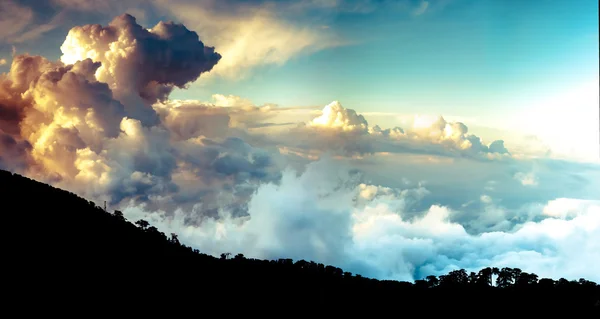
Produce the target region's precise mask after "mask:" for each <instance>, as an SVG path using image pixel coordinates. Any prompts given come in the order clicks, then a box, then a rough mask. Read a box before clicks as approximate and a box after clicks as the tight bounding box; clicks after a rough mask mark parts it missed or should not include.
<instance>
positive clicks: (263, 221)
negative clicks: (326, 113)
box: [125, 159, 600, 280]
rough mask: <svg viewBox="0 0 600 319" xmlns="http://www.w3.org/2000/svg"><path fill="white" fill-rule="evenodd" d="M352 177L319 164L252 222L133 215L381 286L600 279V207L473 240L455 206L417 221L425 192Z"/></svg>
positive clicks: (255, 204)
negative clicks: (458, 274) (501, 270)
mask: <svg viewBox="0 0 600 319" xmlns="http://www.w3.org/2000/svg"><path fill="white" fill-rule="evenodd" d="M352 172H353V170H351V169H348V167H344V165H340V163H339V162H337V163H336V162H335V161H334V160H331V159H325V160H321V161H318V162H314V163H312V164H310V165H309V166H308V167H307V169H306V171H304V173H302V174H300V175H297V174H296V173H295V172H294V171H291V170H287V171H284V173H283V176H282V179H281V182H280V183H279V184H263V185H262V186H260V187H259V188H258V190H257V191H256V194H255V195H254V196H253V197H252V199H251V200H250V203H249V205H248V212H249V217H246V216H245V217H233V216H230V215H228V213H227V211H226V210H224V211H223V212H221V215H220V218H213V219H208V220H206V221H205V222H203V223H202V224H201V225H198V226H192V225H189V224H187V223H185V222H184V220H182V218H183V216H185V214H183V213H181V212H179V213H177V214H176V215H175V216H172V217H169V218H164V217H162V216H161V215H160V214H149V215H148V214H147V213H144V212H142V211H141V210H139V209H138V208H128V209H127V210H126V211H125V212H126V215H127V216H128V217H129V218H132V219H134V220H135V219H136V218H140V217H145V218H149V219H150V220H151V222H152V223H153V224H154V225H157V227H158V228H159V229H161V230H163V231H166V232H171V231H173V232H177V233H179V234H181V236H180V239H181V240H183V241H184V242H186V243H188V244H191V245H192V246H194V247H200V248H201V249H202V250H204V251H208V252H210V253H212V254H215V255H216V254H219V253H221V252H226V251H229V252H241V253H244V254H245V255H246V256H249V257H259V258H282V257H288V258H294V259H307V260H315V261H318V262H323V263H326V264H334V265H338V266H340V267H343V268H344V269H345V270H348V271H353V272H357V273H361V274H363V275H368V276H375V277H377V278H382V279H398V280H414V279H418V278H422V277H424V276H426V275H429V274H437V275H439V274H443V273H446V272H448V271H449V270H452V269H457V268H465V269H467V270H478V269H480V268H483V267H487V266H491V265H495V266H499V267H502V266H509V267H520V268H522V269H523V270H524V271H528V272H535V273H536V274H538V275H540V276H541V277H553V278H559V277H566V278H569V279H577V278H580V277H585V278H588V279H591V280H598V279H600V277H598V274H597V273H595V272H594V271H593V270H591V269H590V268H589V267H582V266H581V265H584V264H590V263H592V264H593V263H594V262H598V261H600V254H599V253H598V245H597V244H596V243H597V242H598V239H600V237H598V235H599V234H600V231H599V230H600V219H599V218H600V202H598V201H596V202H593V203H592V202H589V203H588V204H587V205H584V206H580V208H581V209H580V210H578V213H577V214H576V215H575V217H573V218H571V219H565V218H561V216H562V215H561V214H564V213H565V212H568V211H569V209H570V208H573V207H574V206H573V205H571V206H568V205H567V206H566V207H565V205H562V206H561V205H558V206H557V205H556V204H554V202H549V203H546V204H543V205H540V207H539V208H538V209H537V210H535V212H534V215H535V216H538V217H544V218H543V219H542V220H538V221H526V222H523V223H521V224H518V225H516V226H514V227H513V228H511V229H510V230H508V231H484V232H481V233H479V234H476V235H474V234H470V233H468V232H467V231H466V229H465V227H464V226H463V225H462V224H461V223H459V222H454V221H452V216H453V215H454V214H456V213H457V212H456V211H454V210H452V209H449V208H448V207H446V206H442V205H431V206H429V207H427V208H425V209H423V210H422V211H420V212H419V213H418V214H417V215H414V214H411V213H410V211H411V209H412V208H414V207H415V205H416V204H417V203H418V202H419V201H421V200H422V199H423V198H424V197H426V196H429V191H428V190H427V189H426V187H422V186H421V187H417V188H410V187H406V188H403V189H390V188H385V187H381V186H377V185H373V184H364V183H362V182H361V178H360V176H359V175H356V174H355V173H352ZM574 202H577V201H574ZM550 211H551V212H552V214H551V215H552V216H551V217H547V215H548V212H550ZM482 214H483V212H482ZM498 222H503V220H498ZM557 265H560V268H559V267H557Z"/></svg>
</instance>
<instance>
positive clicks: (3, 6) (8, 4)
mask: <svg viewBox="0 0 600 319" xmlns="http://www.w3.org/2000/svg"><path fill="white" fill-rule="evenodd" d="M33 18H34V14H33V10H31V8H28V7H26V6H21V5H19V4H18V3H16V2H15V1H12V0H7V1H2V2H1V3H0V38H3V39H9V38H11V37H13V36H15V35H18V34H20V33H21V32H22V31H23V30H24V29H25V28H26V27H27V26H28V25H29V24H30V23H31V22H32V20H33Z"/></svg>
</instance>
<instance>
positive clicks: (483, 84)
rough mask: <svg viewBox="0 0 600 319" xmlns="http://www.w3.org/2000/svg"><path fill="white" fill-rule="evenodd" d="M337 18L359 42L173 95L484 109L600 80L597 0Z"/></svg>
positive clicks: (337, 25)
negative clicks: (242, 78) (227, 81)
mask: <svg viewBox="0 0 600 319" xmlns="http://www.w3.org/2000/svg"><path fill="white" fill-rule="evenodd" d="M432 11H433V10H432ZM330 20H331V21H328V22H329V27H330V28H332V29H334V30H335V32H337V33H339V34H340V35H341V36H342V37H344V38H345V39H348V40H350V41H352V42H356V44H353V45H348V46H341V47H336V48H331V49H326V50H323V51H320V52H317V53H314V54H311V55H308V56H300V57H296V58H294V59H292V60H291V61H288V62H287V63H286V64H285V65H282V66H276V67H274V66H267V67H260V68H258V69H256V70H255V72H254V74H253V75H252V76H251V77H249V78H247V79H245V80H242V81H238V82H236V83H227V84H225V83H223V82H221V81H217V82H216V83H214V84H209V85H207V86H206V87H205V88H204V89H202V90H198V91H196V90H187V91H181V92H178V93H175V94H174V97H181V98H194V97H197V95H198V93H200V95H202V93H204V95H209V94H212V92H216V91H219V92H222V93H224V94H236V95H240V96H244V97H247V98H250V99H251V100H253V101H256V102H257V103H263V102H272V103H278V104H281V105H286V106H292V105H321V104H323V103H326V101H330V100H334V99H340V100H341V101H342V102H344V103H345V104H347V105H352V107H353V108H354V109H356V110H357V111H363V112H366V111H379V112H414V111H425V112H434V113H453V114H462V115H466V114H471V115H474V114H475V115H486V114H489V113H492V114H498V113H506V112H511V111H513V110H514V109H515V108H516V107H521V105H518V102H517V101H519V100H520V99H523V100H524V99H527V98H530V97H531V96H533V97H535V96H545V95H547V94H548V92H556V91H557V90H563V89H568V88H570V87H572V86H575V85H577V84H580V83H582V82H586V81H590V80H593V79H594V77H597V69H598V56H597V52H598V41H597V38H598V28H597V23H598V19H597V4H596V2H595V1H568V2H567V1H564V2H556V1H455V2H454V3H451V4H449V5H447V6H445V7H444V8H443V9H441V10H439V11H433V12H425V13H424V14H421V15H419V16H414V15H411V14H406V13H402V12H398V11H375V12H372V13H369V14H360V15H357V14H347V13H343V12H342V13H338V14H337V15H336V16H335V18H331V19H330Z"/></svg>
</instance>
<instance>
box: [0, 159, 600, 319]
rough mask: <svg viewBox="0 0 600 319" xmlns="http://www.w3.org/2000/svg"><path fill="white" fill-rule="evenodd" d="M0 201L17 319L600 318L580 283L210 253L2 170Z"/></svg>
mask: <svg viewBox="0 0 600 319" xmlns="http://www.w3.org/2000/svg"><path fill="white" fill-rule="evenodd" d="M0 196H1V197H0V199H1V203H0V204H1V206H0V212H1V213H2V217H3V230H4V231H3V233H4V236H3V237H4V238H3V253H2V256H3V258H2V263H3V265H4V266H3V267H2V268H3V270H1V272H2V273H3V274H4V276H3V281H2V283H3V284H2V287H3V295H4V296H8V297H3V298H4V299H3V305H4V306H8V307H9V308H10V307H14V308H15V309H21V310H20V311H21V314H24V313H23V312H22V311H26V312H27V313H30V312H31V311H33V312H39V313H44V314H55V313H61V314H65V313H69V312H75V313H79V314H80V315H83V316H84V317H87V316H91V315H93V314H94V311H102V310H108V309H110V311H112V312H111V313H112V314H113V315H114V316H116V317H118V316H119V312H115V311H125V310H123V309H129V310H128V311H132V310H133V311H135V312H134V313H135V314H137V315H138V316H141V315H142V313H145V314H147V313H148V312H149V313H151V314H152V313H154V314H155V315H157V313H155V310H156V311H158V310H157V309H159V308H160V309H162V310H165V309H167V310H168V311H170V315H169V316H170V317H173V316H176V315H175V314H176V313H182V312H184V313H189V314H196V315H199V316H201V315H209V314H210V315H211V316H212V315H213V314H217V315H222V316H227V315H230V314H231V313H232V312H237V313H241V314H246V315H250V314H252V315H255V314H259V315H261V316H263V315H264V316H294V315H296V314H299V313H303V314H308V315H310V314H314V315H315V316H319V315H323V314H324V313H323V311H328V312H331V311H333V312H335V313H337V314H341V313H346V314H348V313H350V314H353V313H355V312H356V314H357V315H358V314H359V313H358V312H357V311H369V314H370V315H373V314H374V313H375V312H378V313H385V314H393V315H394V316H404V315H406V316H425V317H429V316H430V315H434V314H445V315H447V314H459V315H464V316H479V317H481V316H483V317H489V316H492V317H494V316H496V315H500V314H511V315H517V316H518V315H521V314H523V313H533V314H542V313H545V314H555V315H556V314H559V313H563V312H564V311H568V312H566V313H565V314H567V315H568V316H570V317H572V316H573V315H577V316H580V317H581V316H583V317H587V316H588V315H590V316H591V317H593V316H594V314H597V313H600V311H599V310H600V286H598V285H597V284H596V283H594V282H591V281H588V280H585V279H579V280H572V281H569V280H566V279H562V278H561V279H559V280H553V279H549V278H538V276H537V275H535V274H530V273H526V272H523V271H521V270H520V269H516V268H493V267H490V268H485V269H482V270H480V271H479V272H477V273H475V272H471V273H468V272H466V271H465V270H464V269H461V270H455V271H452V272H450V273H448V274H446V275H442V276H439V277H436V276H428V277H426V278H425V279H423V280H417V281H415V282H414V283H410V282H398V281H385V280H375V279H370V278H365V277H362V276H360V275H355V274H352V273H349V272H345V271H343V270H342V269H340V268H337V267H334V266H330V265H323V264H319V263H315V262H312V261H305V260H299V261H293V260H291V259H279V260H271V261H268V260H258V259H251V258H246V257H244V256H243V255H241V254H237V255H232V254H229V253H224V254H222V255H221V256H220V257H213V256H210V255H206V254H203V253H201V252H200V251H198V250H197V249H193V248H191V247H187V246H185V245H183V244H182V243H180V242H179V240H178V238H177V236H176V235H175V234H170V235H168V236H167V235H165V234H163V233H161V232H160V231H158V230H157V229H156V228H155V227H154V226H152V225H151V224H150V223H149V222H148V221H145V220H139V221H135V222H134V223H131V222H129V221H127V220H126V219H125V218H124V217H123V214H122V213H121V212H119V211H114V212H112V213H109V212H105V211H104V210H103V209H102V208H101V207H99V206H98V205H96V203H94V202H90V201H87V200H85V199H82V198H80V197H78V196H76V195H75V194H72V193H69V192H67V191H64V190H60V189H57V188H54V187H51V186H49V185H46V184H43V183H39V182H36V181H34V180H31V179H28V178H26V177H22V176H20V175H16V174H11V173H9V172H6V171H0ZM585 266H586V267H595V268H599V269H600V267H598V265H585ZM599 271H600V270H599ZM6 309H8V308H6ZM79 309H81V310H79ZM6 311H8V310H6ZM90 311H92V312H90ZM317 311H318V312H317ZM361 313H363V312H361ZM120 314H121V315H124V313H120Z"/></svg>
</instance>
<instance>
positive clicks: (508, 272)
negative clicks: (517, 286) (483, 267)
mask: <svg viewBox="0 0 600 319" xmlns="http://www.w3.org/2000/svg"><path fill="white" fill-rule="evenodd" d="M513 279H514V273H513V270H512V268H508V267H504V268H502V269H500V271H499V272H498V278H497V279H496V286H498V287H500V288H506V287H509V286H510V285H512V283H513Z"/></svg>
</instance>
